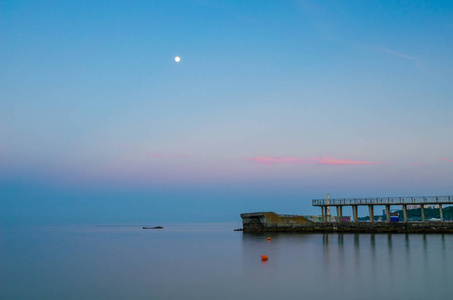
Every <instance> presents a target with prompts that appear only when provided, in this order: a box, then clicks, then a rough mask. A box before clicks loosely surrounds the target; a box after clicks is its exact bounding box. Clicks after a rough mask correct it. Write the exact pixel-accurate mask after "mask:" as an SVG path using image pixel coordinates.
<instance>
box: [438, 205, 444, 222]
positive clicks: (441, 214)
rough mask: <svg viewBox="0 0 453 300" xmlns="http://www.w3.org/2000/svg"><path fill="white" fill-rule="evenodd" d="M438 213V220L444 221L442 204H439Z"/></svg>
mask: <svg viewBox="0 0 453 300" xmlns="http://www.w3.org/2000/svg"><path fill="white" fill-rule="evenodd" d="M439 214H440V221H441V222H443V221H444V212H443V211H442V204H439Z"/></svg>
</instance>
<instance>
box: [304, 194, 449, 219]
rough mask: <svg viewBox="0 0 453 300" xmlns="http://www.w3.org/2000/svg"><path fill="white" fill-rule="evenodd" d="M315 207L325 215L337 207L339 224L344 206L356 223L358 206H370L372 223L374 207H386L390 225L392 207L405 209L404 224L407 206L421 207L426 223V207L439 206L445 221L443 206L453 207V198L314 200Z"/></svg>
mask: <svg viewBox="0 0 453 300" xmlns="http://www.w3.org/2000/svg"><path fill="white" fill-rule="evenodd" d="M312 204H313V206H320V207H321V209H322V212H323V215H326V213H324V211H325V208H327V207H328V206H329V207H331V206H335V207H336V208H337V218H338V220H337V221H338V222H343V218H342V215H343V212H342V209H343V206H351V207H352V217H353V221H354V222H358V206H359V205H368V212H369V215H370V223H373V221H374V206H376V205H384V206H385V214H386V221H387V222H388V223H390V208H391V206H392V205H401V206H402V207H403V214H404V222H406V223H407V222H408V220H407V205H420V207H421V219H422V222H426V216H425V205H430V204H431V205H439V212H440V220H441V221H443V211H442V205H443V204H449V205H453V196H451V195H450V196H420V197H419V196H415V197H376V198H338V199H332V198H330V197H328V198H327V199H314V200H313V201H312Z"/></svg>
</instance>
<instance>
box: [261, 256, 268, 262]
mask: <svg viewBox="0 0 453 300" xmlns="http://www.w3.org/2000/svg"><path fill="white" fill-rule="evenodd" d="M268 259H269V257H267V255H261V260H262V261H266V260H268Z"/></svg>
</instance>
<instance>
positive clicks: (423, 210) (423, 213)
mask: <svg viewBox="0 0 453 300" xmlns="http://www.w3.org/2000/svg"><path fill="white" fill-rule="evenodd" d="M420 208H421V211H422V222H425V205H423V204H422V205H420Z"/></svg>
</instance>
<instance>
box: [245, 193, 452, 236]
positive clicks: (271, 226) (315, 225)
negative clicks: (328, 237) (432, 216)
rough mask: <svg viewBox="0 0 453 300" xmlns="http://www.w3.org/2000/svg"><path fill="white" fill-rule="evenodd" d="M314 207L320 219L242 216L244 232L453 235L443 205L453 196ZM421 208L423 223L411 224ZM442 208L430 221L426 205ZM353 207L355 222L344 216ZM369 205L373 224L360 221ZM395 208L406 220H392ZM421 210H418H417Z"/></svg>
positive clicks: (327, 202) (326, 202)
mask: <svg viewBox="0 0 453 300" xmlns="http://www.w3.org/2000/svg"><path fill="white" fill-rule="evenodd" d="M312 205H313V206H318V207H321V215H320V216H309V215H286V214H276V213H274V212H254V213H244V214H241V218H242V225H243V231H244V232H263V231H285V232H354V233H360V232H367V233H383V232H386V233H453V222H451V221H446V220H444V216H443V213H442V209H443V208H442V205H453V196H415V197H373V198H337V199H330V197H329V195H327V198H326V199H314V200H312ZM409 205H410V206H419V207H420V215H421V221H409V220H408V218H407V216H408V214H407V210H408V206H409ZM427 205H435V206H436V208H437V207H438V208H439V215H440V219H437V220H434V221H433V220H426V217H425V206H427ZM345 206H350V207H351V208H352V220H351V219H350V218H349V216H344V215H343V208H344V207H345ZM359 206H368V213H369V215H370V221H369V222H367V221H365V222H359V217H358V207H359ZM375 206H384V207H385V215H386V220H384V221H380V222H377V221H375V220H374V209H375ZM391 206H402V207H403V215H404V220H403V221H402V222H400V221H399V218H397V219H396V221H395V220H392V219H391V210H390V209H391ZM331 207H335V208H336V216H331V215H330V208H331ZM417 208H418V207H417Z"/></svg>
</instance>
